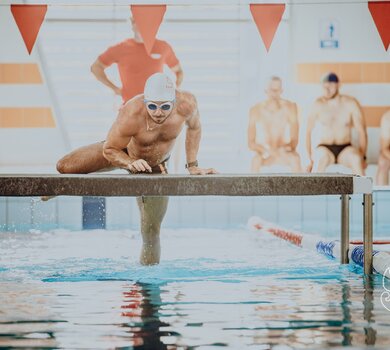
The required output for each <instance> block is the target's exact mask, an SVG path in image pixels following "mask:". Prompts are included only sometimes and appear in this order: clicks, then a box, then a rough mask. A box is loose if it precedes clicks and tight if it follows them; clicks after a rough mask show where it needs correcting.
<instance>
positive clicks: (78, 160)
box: [57, 142, 112, 174]
mask: <svg viewBox="0 0 390 350" xmlns="http://www.w3.org/2000/svg"><path fill="white" fill-rule="evenodd" d="M103 169H112V166H111V164H110V162H109V161H108V160H107V159H106V158H104V156H103V142H96V143H93V144H91V145H88V146H83V147H80V148H77V149H76V150H74V151H72V152H70V153H69V154H67V155H65V156H64V157H63V158H61V159H60V160H59V161H58V162H57V171H58V172H59V173H61V174H89V173H93V172H96V171H102V170H103Z"/></svg>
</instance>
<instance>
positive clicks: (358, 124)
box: [351, 100, 367, 157]
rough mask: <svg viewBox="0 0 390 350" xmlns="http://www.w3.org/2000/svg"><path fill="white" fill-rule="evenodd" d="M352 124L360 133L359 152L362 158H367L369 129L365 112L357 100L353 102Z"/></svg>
mask: <svg viewBox="0 0 390 350" xmlns="http://www.w3.org/2000/svg"><path fill="white" fill-rule="evenodd" d="M351 115H352V122H353V125H354V127H355V128H356V131H357V132H358V138H359V151H360V154H361V155H362V157H365V155H366V152H367V128H366V123H365V120H364V116H363V111H362V109H361V107H360V105H359V103H358V102H357V101H356V100H353V101H352V110H351Z"/></svg>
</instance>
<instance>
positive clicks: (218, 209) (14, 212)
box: [0, 191, 390, 238]
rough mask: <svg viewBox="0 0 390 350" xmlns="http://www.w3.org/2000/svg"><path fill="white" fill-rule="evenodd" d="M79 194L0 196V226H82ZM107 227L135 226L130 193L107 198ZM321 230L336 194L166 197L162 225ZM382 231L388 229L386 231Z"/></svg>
mask: <svg viewBox="0 0 390 350" xmlns="http://www.w3.org/2000/svg"><path fill="white" fill-rule="evenodd" d="M374 202H375V206H374V232H375V234H377V235H382V236H383V235H386V234H387V236H390V215H389V213H390V191H381V192H375V193H374ZM81 203H82V202H81V197H57V198H54V199H52V200H50V201H48V202H41V201H37V200H36V199H31V198H15V197H14V198H11V197H9V198H0V227H1V231H29V230H31V229H37V230H47V229H55V228H60V229H70V230H81V229H82V210H81ZM106 209H107V218H106V228H107V229H108V230H116V229H129V228H131V229H138V227H139V212H138V207H137V205H136V201H135V199H134V198H127V197H111V198H107V199H106ZM362 210H363V209H362V198H361V196H353V197H352V199H351V211H350V223H351V232H352V234H353V235H354V236H355V237H357V238H359V237H361V231H362ZM253 215H255V216H259V217H262V218H263V219H265V220H268V221H271V222H274V223H279V224H281V225H286V226H287V227H290V228H295V229H299V230H302V231H305V232H312V233H319V234H322V235H337V234H338V232H339V227H340V199H339V196H312V197H310V196H307V197H171V198H170V202H169V207H168V211H167V214H166V217H165V219H164V223H163V226H164V227H169V228H178V227H186V228H197V227H202V228H220V229H228V228H233V227H244V226H245V225H246V222H247V220H248V218H249V217H251V216H253ZM386 230H387V231H386Z"/></svg>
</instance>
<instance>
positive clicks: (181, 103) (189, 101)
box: [176, 90, 198, 117]
mask: <svg viewBox="0 0 390 350" xmlns="http://www.w3.org/2000/svg"><path fill="white" fill-rule="evenodd" d="M176 108H177V112H178V113H179V114H180V115H182V116H184V117H189V116H192V115H193V114H194V113H196V111H197V110H198V103H197V102H196V98H195V96H194V95H193V94H192V93H190V92H188V91H182V90H178V91H177V92H176Z"/></svg>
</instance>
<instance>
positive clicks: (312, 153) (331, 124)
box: [306, 73, 367, 175]
mask: <svg viewBox="0 0 390 350" xmlns="http://www.w3.org/2000/svg"><path fill="white" fill-rule="evenodd" d="M322 87H323V95H322V96H321V97H319V98H318V99H317V100H316V101H315V103H314V106H313V108H312V111H311V113H310V115H309V118H308V123H307V129H306V148H307V152H308V155H309V159H310V164H309V167H308V170H309V171H310V170H311V171H313V172H324V171H325V170H326V168H327V167H328V166H329V165H331V164H341V165H344V166H346V167H347V168H350V169H351V170H352V172H353V173H354V174H358V175H364V169H365V168H366V167H367V164H366V150H367V130H366V125H365V121H364V118H363V114H362V110H361V107H360V105H359V103H358V101H357V100H356V99H355V98H353V97H351V96H347V95H341V94H340V93H339V78H338V76H337V75H336V74H335V73H327V74H326V75H325V76H324V77H323V78H322ZM316 126H318V127H319V139H318V140H316V142H315V145H314V147H312V132H313V129H314V127H316ZM353 128H355V129H356V131H357V134H358V139H359V147H358V148H356V147H354V146H353V145H352V143H351V142H352V129H353Z"/></svg>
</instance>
